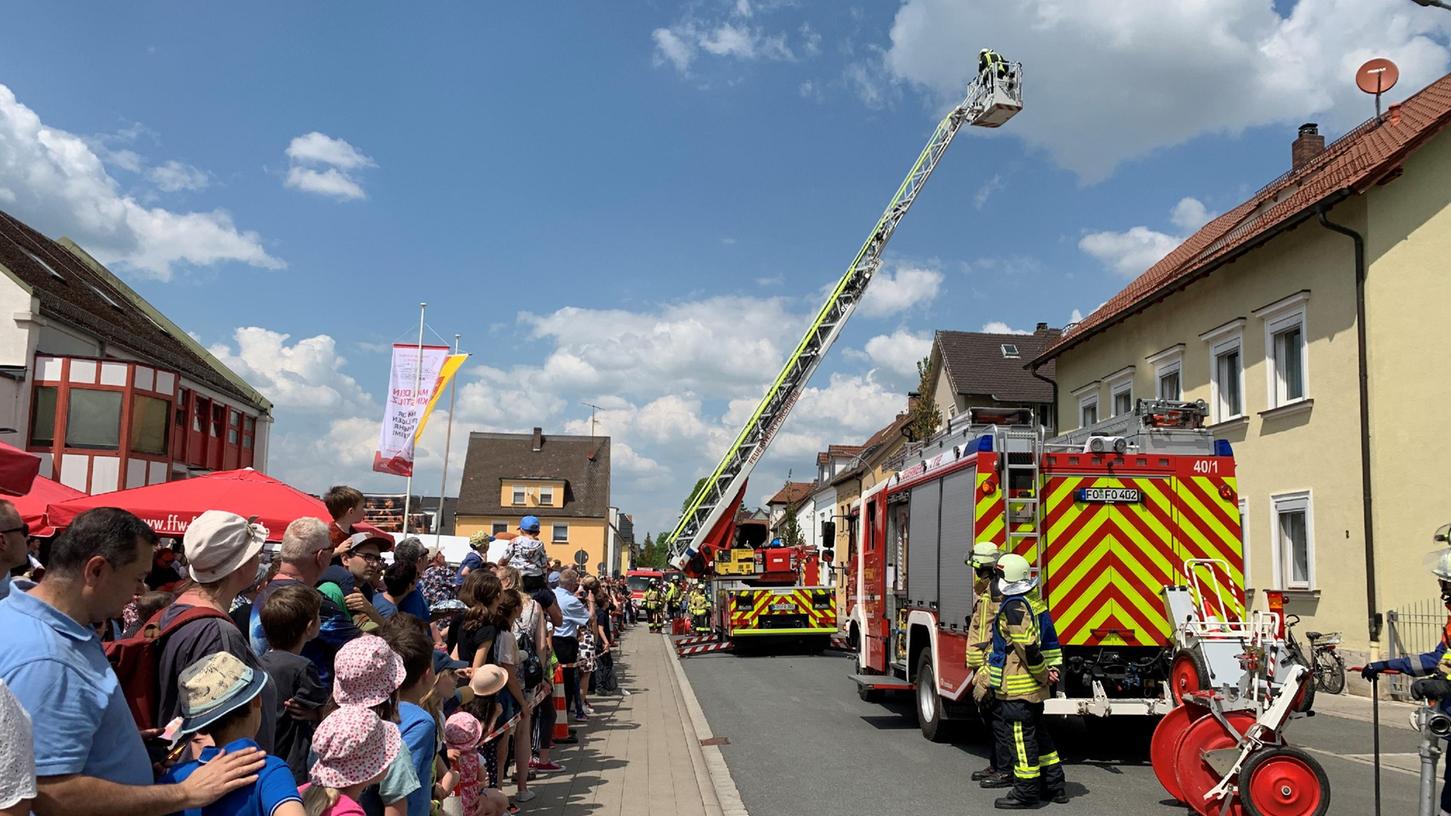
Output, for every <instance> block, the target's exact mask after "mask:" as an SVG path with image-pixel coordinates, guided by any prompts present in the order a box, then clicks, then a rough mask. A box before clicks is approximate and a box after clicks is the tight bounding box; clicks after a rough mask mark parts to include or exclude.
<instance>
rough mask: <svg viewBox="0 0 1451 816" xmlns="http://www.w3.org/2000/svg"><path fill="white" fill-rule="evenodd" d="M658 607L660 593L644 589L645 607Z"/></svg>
mask: <svg viewBox="0 0 1451 816" xmlns="http://www.w3.org/2000/svg"><path fill="white" fill-rule="evenodd" d="M659 607H660V593H659V592H656V591H655V590H653V589H647V590H645V608H646V609H658V608H659Z"/></svg>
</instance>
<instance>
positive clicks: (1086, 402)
mask: <svg viewBox="0 0 1451 816" xmlns="http://www.w3.org/2000/svg"><path fill="white" fill-rule="evenodd" d="M1089 406H1092V407H1093V422H1087V423H1085V422H1084V421H1083V411H1084V409H1086V408H1088V407H1089ZM1102 421H1103V417H1101V416H1099V415H1098V395H1097V394H1088V395H1086V396H1082V397H1079V398H1078V427H1080V428H1087V427H1088V426H1089V425H1097V424H1098V423H1100V422H1102Z"/></svg>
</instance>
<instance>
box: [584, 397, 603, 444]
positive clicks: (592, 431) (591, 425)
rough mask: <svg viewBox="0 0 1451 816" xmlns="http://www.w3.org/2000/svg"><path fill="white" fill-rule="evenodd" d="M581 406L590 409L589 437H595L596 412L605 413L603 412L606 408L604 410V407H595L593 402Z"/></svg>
mask: <svg viewBox="0 0 1451 816" xmlns="http://www.w3.org/2000/svg"><path fill="white" fill-rule="evenodd" d="M580 405H583V406H585V407H587V408H589V435H590V436H594V435H595V411H603V410H605V408H604V406H603V405H595V404H594V403H592V402H581V403H580Z"/></svg>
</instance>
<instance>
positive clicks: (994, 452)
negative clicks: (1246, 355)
mask: <svg viewBox="0 0 1451 816" xmlns="http://www.w3.org/2000/svg"><path fill="white" fill-rule="evenodd" d="M1203 420H1204V405H1203V403H1202V402H1201V403H1184V402H1167V401H1143V400H1141V401H1140V402H1139V404H1138V405H1137V406H1136V408H1135V412H1134V414H1132V415H1128V416H1121V417H1116V418H1114V419H1113V420H1109V421H1107V422H1104V423H1099V424H1098V425H1096V426H1093V428H1091V429H1087V430H1086V431H1079V432H1075V433H1074V434H1071V435H1068V436H1065V437H1060V438H1058V439H1055V440H1052V441H1046V440H1045V439H1044V436H1043V431H1042V428H1041V426H1039V425H1038V424H1037V423H1036V422H1035V421H1034V419H1033V417H1032V414H1031V412H1029V411H1026V410H1022V411H1017V410H1006V411H1005V410H1002V409H974V410H971V411H968V412H966V413H964V414H961V415H959V416H958V417H957V418H955V419H954V421H953V422H951V423H949V426H948V427H947V428H946V429H945V430H943V431H942V432H941V433H940V434H938V435H937V436H936V437H934V438H933V439H932V440H929V441H928V442H927V443H926V444H924V445H923V447H922V448H921V449H920V450H917V451H915V452H912V453H911V454H910V455H909V457H908V459H907V461H906V462H905V463H904V466H903V467H902V469H901V471H900V472H899V473H897V474H896V475H895V476H893V477H892V478H891V479H889V480H887V481H886V482H884V483H882V484H881V485H879V486H877V487H875V488H873V489H872V490H870V491H868V492H867V493H866V494H864V495H863V497H862V500H861V502H862V511H863V513H864V524H863V540H862V541H861V542H860V543H859V545H858V546H857V547H856V555H855V563H854V564H853V565H852V566H853V574H852V575H851V577H850V580H852V581H854V582H855V591H854V597H853V606H852V609H851V611H850V622H849V624H848V627H849V631H848V636H849V638H850V639H851V640H853V641H854V642H859V643H860V650H859V653H858V665H859V670H860V674H858V675H856V676H855V679H856V680H857V682H858V684H859V687H860V692H861V694H862V696H863V697H864V698H869V697H871V696H873V695H875V694H877V693H879V692H881V691H885V690H909V689H910V690H912V691H913V692H914V693H915V697H916V700H917V705H916V709H917V717H918V720H919V722H920V724H921V726H922V731H923V733H924V734H925V735H926V736H927V737H928V738H929V739H945V738H946V731H947V730H948V729H947V728H946V727H944V726H945V724H946V723H947V722H948V721H949V720H951V719H953V718H954V714H961V713H963V707H964V706H965V705H967V704H970V703H971V690H970V686H971V683H972V670H971V669H969V668H968V667H967V665H966V662H965V650H966V648H967V645H968V638H967V631H968V622H969V617H970V615H971V613H972V609H973V600H974V598H973V587H972V569H971V567H970V566H968V565H967V563H966V559H967V556H968V555H969V553H971V551H972V546H973V544H974V542H978V541H991V542H994V543H996V544H997V545H998V546H999V547H1000V548H1001V549H1002V551H1003V552H1015V553H1018V554H1020V555H1022V556H1024V557H1026V558H1027V559H1028V561H1029V562H1030V563H1033V564H1035V565H1036V567H1037V569H1038V574H1039V578H1040V590H1039V591H1040V592H1042V594H1043V597H1044V599H1045V600H1046V601H1047V603H1048V607H1049V610H1050V612H1051V613H1052V615H1053V619H1054V621H1055V623H1056V626H1057V629H1058V638H1059V641H1060V643H1061V644H1062V647H1063V655H1064V665H1063V669H1062V678H1063V679H1062V682H1061V683H1060V686H1059V688H1058V690H1057V695H1056V696H1055V697H1054V698H1052V699H1050V700H1049V701H1048V702H1047V711H1048V712H1049V713H1057V714H1096V715H1100V716H1108V715H1122V714H1138V715H1146V714H1163V713H1165V712H1167V711H1168V710H1169V709H1171V708H1172V707H1173V706H1174V705H1175V699H1176V698H1177V696H1178V695H1176V694H1175V693H1173V691H1172V690H1171V685H1176V684H1177V685H1178V686H1180V693H1182V691H1183V690H1186V689H1193V688H1204V687H1207V685H1208V683H1209V678H1207V677H1203V676H1201V674H1202V671H1201V670H1200V668H1199V666H1198V664H1196V663H1195V661H1194V660H1193V656H1192V655H1189V654H1176V652H1175V649H1174V643H1175V640H1174V630H1175V623H1174V622H1171V621H1170V620H1169V619H1168V618H1169V613H1168V612H1167V611H1166V607H1165V601H1164V596H1163V590H1164V588H1165V587H1172V586H1185V585H1187V584H1189V583H1190V579H1189V578H1188V577H1187V576H1185V575H1184V571H1185V570H1186V569H1187V567H1186V566H1185V564H1186V562H1190V561H1213V562H1215V563H1222V564H1223V565H1224V568H1223V569H1219V570H1214V571H1213V572H1214V574H1213V575H1211V576H1208V577H1203V578H1202V580H1204V581H1207V582H1208V587H1207V588H1208V590H1209V591H1207V592H1206V593H1205V595H1206V597H1210V598H1219V599H1222V600H1221V603H1223V604H1225V605H1226V606H1229V607H1230V608H1228V609H1224V610H1222V616H1223V617H1235V616H1242V615H1243V612H1244V565H1243V548H1242V544H1241V538H1240V523H1239V512H1238V497H1237V493H1236V486H1235V471H1234V458H1233V455H1232V452H1231V450H1230V447H1229V444H1228V443H1227V442H1223V441H1216V440H1214V439H1213V437H1212V435H1211V434H1210V433H1209V432H1208V431H1206V430H1204V429H1203V427H1202V425H1203ZM1214 612H1215V610H1212V609H1211V610H1210V614H1211V615H1212V614H1214ZM1171 677H1173V678H1174V679H1173V681H1172V682H1171Z"/></svg>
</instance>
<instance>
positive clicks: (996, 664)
mask: <svg viewBox="0 0 1451 816" xmlns="http://www.w3.org/2000/svg"><path fill="white" fill-rule="evenodd" d="M1062 664H1063V651H1062V649H1061V648H1060V647H1059V645H1058V632H1057V630H1056V629H1055V628H1054V626H1053V618H1052V617H1051V616H1050V615H1049V614H1048V606H1047V604H1045V603H1043V601H1042V600H1040V599H1038V598H1036V597H1033V596H1026V595H1011V596H1009V597H1007V598H1004V599H1003V603H1002V607H1001V608H1000V609H999V610H998V613H997V615H995V616H993V650H992V654H990V655H988V680H989V682H990V683H991V684H992V688H993V693H994V694H996V695H997V696H998V697H1000V698H1002V699H1006V700H1013V699H1026V700H1029V701H1031V702H1042V701H1043V700H1046V699H1048V669H1050V668H1052V667H1054V666H1060V665H1062Z"/></svg>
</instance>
